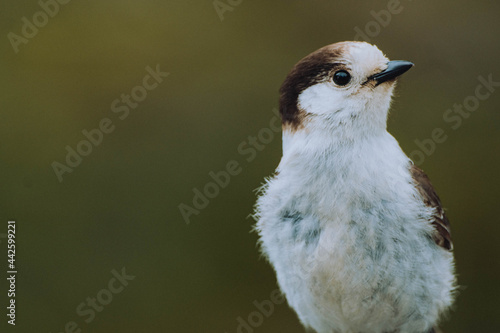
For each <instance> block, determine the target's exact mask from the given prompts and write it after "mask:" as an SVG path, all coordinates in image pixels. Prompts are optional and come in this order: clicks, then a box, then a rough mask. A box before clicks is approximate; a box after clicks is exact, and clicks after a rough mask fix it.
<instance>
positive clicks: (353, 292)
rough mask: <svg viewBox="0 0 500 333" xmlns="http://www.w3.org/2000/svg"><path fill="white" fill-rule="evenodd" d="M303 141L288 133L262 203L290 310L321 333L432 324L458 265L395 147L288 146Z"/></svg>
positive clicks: (262, 227) (266, 236) (367, 332)
mask: <svg viewBox="0 0 500 333" xmlns="http://www.w3.org/2000/svg"><path fill="white" fill-rule="evenodd" d="M300 135H307V133H304V134H297V133H296V134H294V135H293V136H288V137H287V134H285V137H284V142H285V143H287V144H288V145H287V147H286V149H284V156H283V159H282V161H281V163H280V165H279V167H278V170H277V171H278V175H277V176H275V177H274V178H272V179H271V180H269V181H268V183H267V184H266V185H265V186H264V188H263V195H262V196H261V197H260V198H259V201H258V203H257V215H258V217H259V222H258V223H257V229H258V231H259V234H260V236H261V242H262V248H263V251H264V253H265V254H266V255H267V256H268V258H269V260H270V262H271V263H272V264H273V266H274V268H275V269H276V273H277V277H278V282H279V285H280V287H281V289H282V291H283V292H284V293H285V295H286V297H287V299H288V302H289V304H290V305H291V306H292V307H293V308H294V309H295V310H296V311H297V313H298V315H299V317H300V319H301V321H302V322H303V323H304V324H305V325H306V326H309V327H312V328H314V329H315V330H316V331H318V332H319V333H322V332H325V333H331V332H357V333H359V332H363V333H372V332H373V333H375V332H379V333H384V332H391V331H395V330H397V329H399V330H400V331H399V332H401V333H404V332H412V333H414V332H424V331H425V330H426V329H429V328H430V327H432V325H433V324H435V322H436V320H437V318H438V316H439V315H440V314H441V312H442V311H444V310H445V309H446V308H447V307H448V306H449V305H450V304H451V301H452V296H451V294H452V290H453V284H454V276H453V261H452V260H453V259H452V256H451V255H450V254H449V253H448V252H446V251H445V250H443V249H441V248H439V247H438V246H437V245H436V244H434V242H433V241H432V239H431V238H430V237H429V233H430V231H431V230H432V229H431V228H432V226H431V225H430V223H429V218H430V214H431V212H430V211H429V209H428V208H426V206H425V205H424V204H423V203H422V202H421V199H420V198H419V196H418V193H417V192H416V190H415V188H414V187H413V183H412V179H411V175H410V173H409V171H408V166H409V163H410V162H409V160H408V158H407V157H406V156H405V154H404V153H403V152H402V151H401V149H400V148H399V145H398V143H397V142H396V140H395V139H394V138H393V137H392V136H391V135H390V134H389V133H387V132H384V133H381V135H379V136H374V137H371V138H370V139H366V140H364V139H363V140H360V141H352V142H343V143H342V144H338V143H336V144H329V143H324V142H322V141H321V139H322V138H320V137H318V138H314V139H309V140H304V141H303V142H307V144H304V145H301V144H297V142H294V144H290V143H291V141H293V140H295V141H297V140H303V138H300ZM311 141H313V142H311ZM325 141H326V140H325Z"/></svg>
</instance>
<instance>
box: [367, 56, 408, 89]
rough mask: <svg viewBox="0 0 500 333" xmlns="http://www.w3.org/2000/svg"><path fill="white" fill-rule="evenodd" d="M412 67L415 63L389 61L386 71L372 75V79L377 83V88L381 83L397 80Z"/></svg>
mask: <svg viewBox="0 0 500 333" xmlns="http://www.w3.org/2000/svg"><path fill="white" fill-rule="evenodd" d="M412 67H413V63H411V62H409V61H404V60H393V61H389V62H388V63H387V68H386V69H385V70H384V71H382V72H380V73H377V74H375V75H372V76H371V77H370V79H372V80H375V81H377V84H376V85H375V87H376V86H378V85H379V84H381V83H384V82H386V81H389V80H391V79H395V78H397V77H398V76H400V75H401V74H403V73H405V72H406V71H408V70H409V69H410V68H412Z"/></svg>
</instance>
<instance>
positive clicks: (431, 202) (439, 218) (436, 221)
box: [410, 165, 453, 250]
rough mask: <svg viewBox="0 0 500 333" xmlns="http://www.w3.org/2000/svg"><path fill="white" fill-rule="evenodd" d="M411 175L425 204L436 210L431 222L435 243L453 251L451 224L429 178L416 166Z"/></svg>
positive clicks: (413, 166) (411, 169) (411, 168)
mask: <svg viewBox="0 0 500 333" xmlns="http://www.w3.org/2000/svg"><path fill="white" fill-rule="evenodd" d="M410 173H411V176H412V178H413V181H414V183H415V186H416V188H417V190H418V192H419V194H420V196H421V197H422V200H423V202H424V204H425V205H426V206H427V207H430V208H433V209H434V213H433V215H432V222H431V223H432V226H433V227H434V233H433V235H432V236H433V239H434V241H435V242H436V244H438V245H439V246H441V247H443V248H445V249H446V250H452V249H453V243H452V240H451V231H450V222H449V221H448V218H447V216H446V213H445V211H444V208H443V206H442V205H441V200H440V199H439V197H438V195H437V193H436V191H435V190H434V187H433V186H432V183H431V181H430V179H429V177H428V176H427V175H426V174H425V172H424V171H423V170H422V169H420V168H419V167H417V166H415V165H412V166H411V167H410Z"/></svg>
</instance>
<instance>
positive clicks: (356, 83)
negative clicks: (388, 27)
mask: <svg viewBox="0 0 500 333" xmlns="http://www.w3.org/2000/svg"><path fill="white" fill-rule="evenodd" d="M345 51H347V52H344V54H343V56H342V57H341V58H340V59H338V61H337V62H338V64H339V66H336V68H334V69H333V70H332V73H331V75H330V76H329V78H328V80H326V81H324V82H320V83H317V84H315V85H313V86H310V87H308V88H307V89H305V90H304V91H303V92H302V93H301V94H300V95H299V99H298V104H299V107H300V108H301V109H303V110H304V111H305V112H306V113H310V114H317V115H326V116H327V117H328V118H330V119H332V117H335V115H336V114H337V116H338V117H339V118H344V117H345V116H349V117H351V116H354V115H359V114H360V113H363V112H365V111H366V112H370V111H371V112H376V109H379V110H380V111H381V112H376V114H373V117H379V118H380V117H382V118H383V120H384V121H385V118H386V116H387V110H388V107H389V104H390V99H391V95H392V90H393V87H394V85H393V83H394V81H392V82H387V83H385V84H382V85H379V86H376V87H375V82H374V81H372V82H367V80H368V78H369V77H370V76H372V75H374V74H376V73H379V72H381V71H383V70H384V69H385V68H386V67H387V62H388V61H389V59H387V58H386V57H385V56H384V54H383V53H382V52H381V51H380V50H379V49H378V48H377V47H376V46H373V45H370V44H367V43H350V44H349V45H348V47H346V48H345ZM339 71H342V72H343V73H340V74H338V75H339V76H340V78H341V79H342V78H344V80H345V76H346V75H347V76H348V77H349V76H350V80H349V82H348V83H347V84H345V85H343V83H344V82H345V81H340V82H338V83H337V82H335V81H336V80H335V75H336V74H335V73H337V72H339ZM345 73H347V74H345ZM367 109H369V110H367ZM374 120H375V119H374Z"/></svg>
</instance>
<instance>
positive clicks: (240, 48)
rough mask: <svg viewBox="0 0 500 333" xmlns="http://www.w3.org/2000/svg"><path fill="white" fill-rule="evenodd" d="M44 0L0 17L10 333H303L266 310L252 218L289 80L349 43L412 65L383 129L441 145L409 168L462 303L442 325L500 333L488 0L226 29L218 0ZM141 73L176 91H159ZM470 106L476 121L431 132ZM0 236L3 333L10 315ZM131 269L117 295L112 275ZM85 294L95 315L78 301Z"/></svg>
mask: <svg viewBox="0 0 500 333" xmlns="http://www.w3.org/2000/svg"><path fill="white" fill-rule="evenodd" d="M61 1H62V0H61ZM62 2H64V1H62ZM41 3H42V4H47V3H48V5H44V6H45V7H46V8H48V9H47V11H49V12H51V14H52V16H53V17H50V16H49V15H46V14H43V13H42V14H37V13H38V12H40V11H41V10H42V7H41V4H39V3H38V2H37V1H34V0H30V1H17V2H16V1H5V0H3V1H0V5H1V9H0V22H1V25H0V37H1V42H0V51H1V53H0V54H1V55H0V57H1V58H0V73H1V74H0V88H1V93H0V107H1V111H0V188H1V192H0V242H1V243H0V248H1V252H0V275H1V276H3V278H1V279H0V288H1V289H0V305H1V306H0V308H1V309H4V310H1V312H2V313H1V314H0V318H1V319H0V320H1V324H0V325H1V326H0V327H1V328H0V330H1V331H2V332H4V331H5V332H54V333H55V332H72V331H74V332H78V329H80V330H81V331H82V332H99V333H100V332H220V333H224V332H227V333H231V332H244V333H246V332H262V333H264V332H304V330H303V328H302V327H301V325H300V323H299V322H298V320H297V318H296V316H295V314H294V313H293V312H292V311H291V310H290V309H289V308H288V306H287V305H286V304H277V303H273V304H274V305H273V309H272V311H271V310H270V307H269V302H263V301H265V300H271V299H272V298H273V297H271V296H272V291H273V290H274V289H275V288H276V283H275V276H274V272H273V271H272V269H271V267H270V266H269V265H268V264H267V263H266V261H265V260H264V259H262V258H260V257H259V253H258V249H257V247H256V240H257V237H256V235H255V234H254V233H252V232H251V229H252V225H253V223H254V222H253V220H252V219H251V218H249V214H250V213H251V211H252V206H253V203H254V201H255V192H254V190H255V189H256V188H257V187H258V186H259V185H260V184H261V182H262V181H263V179H264V177H266V176H268V175H270V174H271V173H272V172H273V170H274V168H275V167H276V166H277V164H278V162H279V160H280V156H281V134H280V133H275V132H272V131H270V130H266V129H265V128H268V127H269V123H270V121H271V120H272V119H273V117H274V113H273V109H274V108H276V107H277V106H278V105H277V98H278V88H279V86H280V84H281V82H282V81H283V79H284V77H285V75H286V74H287V72H288V71H289V69H290V68H291V67H292V66H293V65H294V64H295V63H296V62H297V61H298V60H299V59H300V58H302V57H303V56H305V55H307V54H308V53H310V52H311V51H314V50H315V49H317V48H319V47H321V46H323V45H326V44H329V43H333V42H337V41H342V40H352V39H353V38H355V34H356V30H358V31H359V30H361V31H364V33H365V34H366V37H362V38H365V39H370V40H371V42H372V43H374V44H376V45H378V46H379V48H380V49H381V50H383V51H384V52H385V53H386V54H387V56H388V57H389V58H391V59H403V60H409V61H412V62H414V63H415V64H416V66H415V67H414V68H413V69H412V70H411V71H410V72H408V73H407V74H405V76H404V77H403V78H402V79H401V81H400V83H399V85H398V88H397V94H396V95H397V96H396V99H395V101H394V103H393V107H392V112H391V115H390V119H389V130H390V131H391V133H392V134H393V135H394V136H395V137H396V138H397V139H398V140H399V142H400V144H401V146H402V147H403V149H404V150H405V151H406V152H407V153H408V154H410V153H411V152H413V151H415V150H417V149H419V147H418V145H417V142H416V141H415V140H420V141H419V142H426V143H427V149H431V148H432V145H431V144H430V143H429V141H426V140H428V139H429V138H431V137H432V134H431V133H432V132H433V130H435V129H436V128H441V129H442V131H444V135H445V136H446V140H445V141H444V142H440V143H436V144H434V145H435V147H434V152H433V153H430V154H429V155H428V156H427V155H422V156H424V157H425V159H424V161H423V163H422V164H421V167H422V168H423V169H424V170H425V171H426V172H427V173H428V174H429V176H430V177H431V179H432V181H433V183H434V185H435V187H436V188H437V190H438V192H439V194H440V196H441V199H442V201H443V203H444V205H445V207H446V208H447V210H448V214H449V218H450V220H451V223H452V226H453V238H454V242H455V256H456V262H457V271H458V278H459V283H460V285H461V286H462V287H461V289H460V295H459V297H458V300H457V302H456V305H455V308H454V309H453V311H452V312H451V313H450V316H449V317H450V318H449V319H448V320H447V321H446V322H445V323H444V325H442V326H443V328H444V329H445V331H446V332H454V333H464V332H498V331H500V316H499V314H500V306H499V305H498V300H499V299H500V287H499V273H500V260H499V255H500V242H499V236H498V235H499V234H500V224H499V219H498V217H497V216H498V212H499V210H498V207H499V199H500V198H499V194H498V189H499V188H500V178H499V176H498V174H499V172H498V168H499V162H500V156H499V150H500V149H499V147H500V135H499V128H500V110H499V106H500V89H499V87H494V88H491V89H492V92H490V95H489V96H488V97H485V98H484V99H483V100H477V99H475V98H474V97H470V96H474V95H475V93H476V87H477V86H478V84H479V83H480V81H479V80H478V77H479V76H482V77H483V78H485V79H487V78H488V75H491V76H492V79H493V80H494V81H496V82H499V81H500V62H499V60H498V57H499V54H500V53H499V52H500V45H499V38H498V36H499V32H500V29H499V28H500V21H499V20H498V16H499V13H500V12H499V10H500V4H499V3H498V2H495V1H486V0H481V1H465V0H457V1H451V0H449V1H433V2H429V1H409V0H401V2H400V3H399V4H398V3H397V2H396V1H394V0H391V1H365V2H361V1H357V2H354V1H350V2H348V1H298V0H296V1H290V0H289V1H249V0H242V1H241V0H222V1H220V2H218V3H216V5H217V6H218V9H219V12H220V13H218V12H217V10H216V9H215V7H214V3H213V2H212V0H206V1H180V0H179V1H158V0H145V1H129V0H128V1H124V0H120V1H118V0H114V1H111V0H103V1H97V0H91V1H69V2H68V3H66V4H58V5H57V6H56V5H54V4H55V2H54V1H50V0H49V1H46V2H44V1H43V0H42V1H41ZM47 6H48V7H47ZM50 6H52V7H50ZM224 6H226V7H224ZM381 11H382V12H381ZM388 13H389V15H387V14H388ZM219 14H220V15H219ZM33 15H35V18H34V17H33ZM44 15H45V16H44ZM23 17H25V18H26V19H24V20H23ZM221 18H222V20H221ZM376 18H378V21H377V20H376ZM34 20H36V21H35V23H36V22H37V24H38V25H39V27H36V26H34V27H35V29H33V27H31V28H32V29H31V30H30V24H32V23H33V22H34ZM26 22H28V23H26ZM23 26H26V27H25V28H24V33H25V35H27V36H30V37H29V38H26V37H23V31H22V30H23ZM36 29H37V30H38V31H37V32H36V33H35V31H36ZM11 33H12V34H11ZM14 34H15V35H16V36H17V37H13V36H14ZM9 36H10V37H9ZM23 38H25V39H23ZM16 51H17V52H16ZM148 66H149V67H150V71H153V72H154V71H155V70H157V66H158V70H159V71H160V72H162V73H163V72H168V73H170V74H169V75H168V76H166V74H162V73H160V74H159V75H163V76H159V77H158V78H157V79H158V80H157V81H162V82H160V83H158V82H157V81H155V80H154V78H152V77H150V78H148V77H146V76H147V75H148V73H149V72H148V70H147V69H146V68H147V67H148ZM157 75H158V74H157ZM144 78H146V82H145V84H146V85H147V86H148V87H149V88H151V90H145V89H144V88H141V86H142V85H143V79H144ZM156 83H158V84H156ZM153 86H155V87H154V88H152V87H153ZM136 87H139V88H136ZM480 89H482V90H480V92H481V93H483V94H484V93H485V92H487V90H486V89H485V88H480ZM495 89H497V90H495ZM132 92H133V93H134V94H135V96H136V97H137V96H138V98H139V99H142V98H144V100H142V101H140V102H138V103H137V105H135V104H133V103H134V101H133V100H131V101H130V102H129V103H130V104H131V105H133V106H134V107H135V108H132V107H127V106H126V104H125V102H122V101H121V100H120V99H121V95H122V94H131V93H132ZM145 93H147V96H144V94H145ZM125 98H126V97H125ZM116 99H118V102H114V101H115V100H116ZM464 101H466V102H467V103H469V104H468V105H469V106H468V107H469V108H470V109H473V110H474V111H471V112H469V111H466V112H467V113H464V114H465V116H459V118H458V119H457V118H456V117H457V114H454V115H453V116H454V117H455V118H453V119H454V120H453V121H451V120H450V119H448V121H446V120H445V119H443V116H446V115H448V116H451V114H448V113H447V109H449V108H452V107H453V105H454V104H462V103H464ZM475 101H479V105H475V104H474V103H475ZM112 103H115V104H114V108H112ZM120 107H121V109H118V108H120ZM127 108H128V109H129V114H128V115H126V109H127ZM115 111H116V112H115ZM120 116H121V117H122V118H123V119H120ZM103 119H104V123H105V126H104V127H105V129H106V128H107V130H108V131H110V127H112V128H113V130H112V132H111V133H103V134H102V136H103V137H102V139H101V140H102V142H100V143H99V140H98V139H99V135H98V134H95V133H96V132H95V131H94V132H92V133H94V134H95V136H94V141H95V142H98V143H99V144H98V145H97V146H96V145H92V146H90V148H89V145H88V144H86V143H85V142H83V141H82V140H86V139H85V136H84V134H82V131H83V130H87V131H91V130H93V129H96V128H99V126H100V124H102V121H103ZM106 119H109V121H107V120H106ZM106 122H107V123H106ZM459 122H460V124H459ZM106 124H107V125H106ZM106 126H108V127H106ZM453 127H455V129H454V128H453ZM259 133H260V134H261V135H260V137H259V136H258V135H259ZM270 133H273V136H271V135H270ZM266 135H267V136H266ZM255 136H257V139H256V140H257V143H254V144H255V146H254V147H253V148H251V144H252V140H254V139H252V137H255ZM263 141H265V144H264V143H263ZM81 142H83V143H81ZM80 143H81V144H80ZM79 144H80V146H78V145H79ZM67 146H69V147H71V148H70V149H78V147H79V149H80V151H83V152H84V153H85V154H87V156H84V157H82V160H81V161H80V162H79V164H78V160H77V159H76V157H74V156H73V157H72V158H73V159H72V160H70V163H73V165H76V164H78V165H77V166H76V167H74V168H73V167H71V169H72V172H71V173H69V172H63V171H61V170H63V169H60V170H59V171H60V172H63V174H62V176H61V177H62V182H60V181H59V179H58V176H57V175H56V173H55V172H54V169H53V162H54V161H56V162H58V163H61V164H60V165H59V168H60V167H61V165H63V164H64V165H66V166H67V162H66V161H65V159H66V155H67V150H66V147H67ZM238 148H239V150H238ZM257 148H258V149H257ZM89 149H92V151H91V152H90V153H89ZM252 149H253V150H252ZM420 150H421V149H420ZM413 156H420V155H418V153H414V155H413ZM230 161H236V162H232V163H238V165H237V166H235V165H232V167H233V169H232V171H233V174H234V175H233V176H231V177H230V182H229V184H227V186H224V187H223V188H221V187H220V186H219V187H217V188H216V187H215V186H212V185H208V188H207V190H208V191H209V193H210V194H209V195H211V196H212V197H213V198H207V200H206V201H204V200H203V199H202V198H197V202H196V205H198V208H199V209H197V211H196V213H194V211H192V210H191V211H190V213H192V215H190V216H189V221H190V223H189V224H187V223H186V221H185V219H184V218H183V216H182V215H181V212H180V209H179V205H181V204H184V205H186V206H184V205H181V207H184V209H187V208H186V207H187V206H189V207H193V202H192V201H193V197H194V196H195V193H196V190H195V189H198V190H200V191H203V190H204V187H205V185H206V184H208V183H211V182H213V180H212V177H211V176H210V173H211V172H213V173H218V172H219V171H221V170H225V169H226V167H227V164H228V163H229V162H230ZM229 166H230V167H231V163H230V165H229ZM64 170H66V171H67V169H64ZM226 182H227V181H226ZM222 185H226V184H222ZM210 191H211V192H210ZM216 192H218V193H216ZM207 201H208V202H207ZM205 206H206V207H205ZM193 209H194V208H193ZM9 219H10V220H12V219H14V220H16V221H17V234H16V236H17V238H16V240H17V243H16V244H17V252H16V256H17V257H16V259H17V262H16V263H17V269H18V274H17V286H16V289H17V290H16V291H17V292H16V305H17V307H16V310H17V312H16V314H17V317H16V326H15V328H13V327H12V326H11V325H7V323H6V321H7V317H6V310H5V308H6V306H7V302H8V298H7V289H8V286H7V284H6V279H5V276H6V270H7V268H6V264H7V255H6V239H5V238H3V237H5V233H6V232H7V231H6V230H7V221H8V220H9ZM123 268H124V269H125V272H126V275H128V279H129V280H128V281H124V282H123V283H122V284H120V282H119V280H116V278H114V274H113V273H112V271H113V270H115V274H118V275H119V274H120V272H122V269H123ZM132 276H134V277H135V278H134V279H133V280H132ZM124 284H125V286H123V285H124ZM120 286H122V287H123V288H121V287H120ZM119 287H120V288H119ZM110 290H111V291H110ZM118 290H120V291H118ZM112 291H113V292H112ZM96 297H97V299H98V300H97V302H101V303H106V304H105V305H103V306H102V307H99V306H100V305H99V304H97V305H96V309H99V310H100V312H99V311H98V310H92V307H91V306H90V305H88V304H87V302H88V300H87V298H89V299H90V300H91V299H92V298H96ZM99 299H100V301H99ZM273 299H274V300H275V301H278V300H277V299H276V298H275V297H274V298H273ZM254 301H257V303H258V304H264V305H265V306H267V308H265V309H261V310H258V306H257V305H256V304H255V303H254ZM262 302H263V303H262ZM81 303H83V305H81ZM278 303H279V302H278ZM80 305H81V307H80V313H78V312H77V308H78V307H79V306H80ZM82 311H83V313H84V314H83V315H82V313H81V312H82ZM258 311H260V312H258ZM271 312H272V313H271ZM85 313H86V314H85ZM86 320H87V321H88V322H86ZM72 322H73V323H72ZM68 323H69V324H68ZM251 325H253V326H251Z"/></svg>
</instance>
